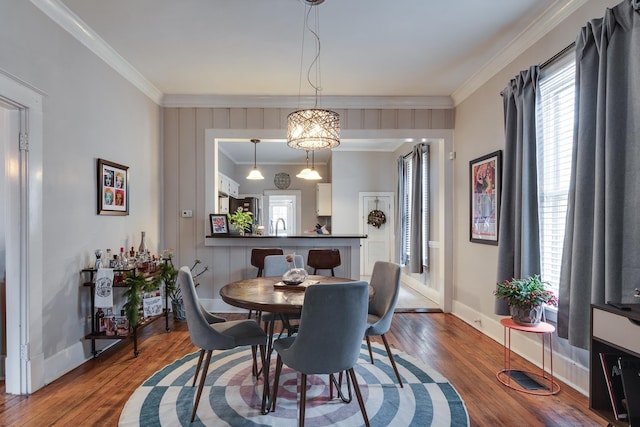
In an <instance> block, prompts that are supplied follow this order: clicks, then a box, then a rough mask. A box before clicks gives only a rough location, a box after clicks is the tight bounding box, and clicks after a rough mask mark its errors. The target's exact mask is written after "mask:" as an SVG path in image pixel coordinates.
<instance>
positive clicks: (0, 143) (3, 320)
mask: <svg viewBox="0 0 640 427" xmlns="http://www.w3.org/2000/svg"><path fill="white" fill-rule="evenodd" d="M9 120H10V117H9V110H8V109H7V108H5V107H4V106H3V105H2V104H0V189H2V191H1V193H2V194H5V191H6V179H5V175H6V167H5V163H6V162H5V150H6V148H7V147H8V145H7V141H8V139H9ZM5 221H6V219H5V212H4V209H0V379H2V380H5V364H6V360H7V268H6V266H7V260H6V253H7V244H6V232H5Z"/></svg>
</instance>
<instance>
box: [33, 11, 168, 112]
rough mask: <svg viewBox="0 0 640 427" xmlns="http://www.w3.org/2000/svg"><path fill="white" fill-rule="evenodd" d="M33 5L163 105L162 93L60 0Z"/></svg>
mask: <svg viewBox="0 0 640 427" xmlns="http://www.w3.org/2000/svg"><path fill="white" fill-rule="evenodd" d="M31 3H33V5H34V6H36V7H37V8H38V9H40V10H41V11H42V12H43V13H44V14H45V15H47V16H48V17H49V18H51V20H53V21H54V22H55V23H56V24H58V25H59V26H60V27H62V28H63V29H64V30H66V31H67V32H68V33H69V34H71V35H72V36H73V37H74V38H76V39H77V40H78V41H79V42H80V43H82V44H83V45H85V46H86V47H87V48H88V49H89V50H90V51H92V52H93V53H95V54H96V55H97V56H98V57H99V58H100V59H102V60H103V61H104V62H106V63H107V65H109V66H110V67H111V68H113V69H114V70H115V71H116V72H118V73H119V74H120V75H121V76H122V77H124V78H125V79H126V80H128V81H129V82H130V83H131V84H133V85H134V86H135V87H136V88H138V89H139V90H140V91H141V92H142V93H144V94H145V95H146V96H148V97H149V98H150V99H151V100H152V101H154V102H155V103H156V104H158V105H160V104H161V102H162V92H161V91H160V90H158V88H156V87H155V86H154V85H153V84H152V83H151V82H150V81H149V80H147V79H146V78H145V77H144V76H143V75H142V74H140V72H139V71H138V70H136V69H135V68H134V67H133V66H132V65H131V64H129V63H128V62H127V61H126V60H125V59H124V58H123V57H122V56H120V55H119V54H118V52H116V51H115V50H114V49H113V48H112V47H111V46H109V44H107V42H105V41H104V40H103V39H102V38H101V37H100V36H99V35H98V34H97V33H96V32H95V31H93V29H91V27H89V26H88V25H87V24H86V23H85V22H84V21H83V20H82V19H80V17H78V16H77V15H76V14H75V13H73V12H72V11H71V10H69V8H67V7H66V6H65V5H64V4H62V3H61V2H60V0H31Z"/></svg>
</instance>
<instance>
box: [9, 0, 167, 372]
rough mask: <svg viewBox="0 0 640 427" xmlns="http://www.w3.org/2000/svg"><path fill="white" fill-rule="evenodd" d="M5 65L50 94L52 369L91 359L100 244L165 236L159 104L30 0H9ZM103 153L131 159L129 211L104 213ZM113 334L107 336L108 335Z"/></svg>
mask: <svg viewBox="0 0 640 427" xmlns="http://www.w3.org/2000/svg"><path fill="white" fill-rule="evenodd" d="M0 9H1V10H2V13H1V14H0V41H1V42H0V69H2V70H3V71H4V72H5V73H8V74H10V75H13V76H16V77H18V78H19V79H20V80H22V81H25V82H27V83H28V84H30V85H32V86H34V87H36V88H38V89H39V90H40V91H41V92H42V93H44V105H43V116H44V135H43V147H42V149H43V158H44V161H43V173H42V180H43V193H44V196H43V197H42V200H41V206H42V209H43V211H44V221H43V223H42V224H38V226H39V227H41V233H42V240H43V245H42V248H41V249H42V253H43V271H42V274H41V275H42V277H40V278H36V277H32V280H43V289H44V291H43V294H42V295H41V298H42V307H43V310H42V319H43V325H44V326H43V331H39V332H38V334H37V335H38V336H39V335H40V333H41V335H42V336H43V338H42V339H43V342H42V348H43V353H44V359H45V363H44V367H43V369H44V370H45V372H44V377H45V379H46V381H47V382H49V381H51V380H53V379H55V378H57V377H58V376H60V375H61V374H63V373H64V372H66V371H67V370H70V369H72V368H74V367H76V366H78V365H79V364H80V363H82V362H83V361H84V360H86V359H87V358H89V357H90V356H91V355H90V351H89V350H90V345H89V342H88V341H85V340H84V339H83V336H84V335H85V334H86V333H87V332H88V331H89V322H88V320H87V316H88V315H89V291H88V290H87V289H86V288H82V287H81V279H80V276H79V271H80V269H82V268H83V267H86V266H87V265H89V264H90V263H91V262H93V258H94V257H93V255H92V254H93V251H94V250H95V249H98V248H101V249H106V248H112V249H117V248H119V247H120V246H133V245H135V246H137V244H138V243H139V239H140V231H142V230H145V231H146V232H147V238H148V241H147V245H148V246H149V247H150V248H151V249H152V250H155V249H156V248H158V247H159V241H160V234H159V230H160V217H161V205H160V201H161V200H160V199H161V192H160V186H161V173H160V149H159V147H160V144H159V141H160V133H159V129H160V114H159V112H160V109H159V107H158V106H157V105H156V104H155V103H153V102H152V101H151V100H150V99H148V98H147V97H146V96H144V95H143V94H142V93H141V92H139V91H138V90H137V89H135V88H134V87H133V86H132V85H131V84H130V83H128V82H127V81H125V80H124V79H123V78H122V77H121V76H120V75H118V74H117V73H116V72H115V71H114V70H113V69H112V68H110V67H109V66H107V65H106V64H105V63H104V62H102V60H100V59H98V58H97V57H96V56H95V55H94V54H93V53H91V52H89V51H88V50H87V49H86V48H85V47H84V46H82V45H81V44H80V43H78V42H77V41H76V40H75V39H73V38H72V37H71V36H70V35H69V34H68V33H66V32H65V31H63V30H62V29H60V28H59V27H58V26H57V25H56V24H55V23H54V22H53V21H51V20H49V19H48V18H47V17H45V15H43V14H42V13H41V12H40V11H39V10H37V9H36V8H35V7H34V6H33V5H32V4H31V3H30V2H27V1H14V0H0ZM96 158H104V159H107V160H110V161H114V162H117V163H121V164H124V165H127V166H129V167H130V174H131V178H130V182H129V185H130V215H129V216H120V217H118V216H98V215H96V203H97V202H96V197H97V196H96ZM106 342H107V341H105V342H104V343H106Z"/></svg>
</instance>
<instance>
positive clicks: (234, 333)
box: [178, 266, 268, 422]
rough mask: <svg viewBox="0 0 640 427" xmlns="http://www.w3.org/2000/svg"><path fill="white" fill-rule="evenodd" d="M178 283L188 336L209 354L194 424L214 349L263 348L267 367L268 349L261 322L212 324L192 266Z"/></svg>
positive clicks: (203, 368)
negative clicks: (202, 301)
mask: <svg viewBox="0 0 640 427" xmlns="http://www.w3.org/2000/svg"><path fill="white" fill-rule="evenodd" d="M178 282H179V284H180V290H181V291H182V296H183V299H184V305H185V311H186V314H187V327H188V328H189V337H190V338H191V342H192V343H193V344H194V345H195V346H196V347H199V348H200V349H201V350H202V351H205V353H206V360H205V362H204V366H203V367H202V374H201V375H200V384H199V385H198V390H197V392H196V398H195V400H194V402H193V411H192V413H191V422H193V420H194V419H195V417H196V412H197V410H198V404H199V403H200V397H201V395H202V390H203V388H204V382H205V379H206V377H207V371H208V369H209V363H210V362H211V354H212V352H213V350H228V349H232V348H236V347H239V346H245V345H250V346H251V348H252V351H253V354H254V355H255V353H256V348H257V347H260V354H261V356H262V363H263V364H264V363H265V360H266V359H265V353H266V351H265V347H266V343H267V335H266V334H265V332H264V331H263V330H262V328H260V325H258V323H256V322H255V321H254V320H250V319H245V320H233V321H228V322H221V323H213V324H209V322H208V321H207V318H206V317H205V314H204V313H203V311H202V309H201V304H200V301H199V299H198V295H197V294H196V287H195V285H194V283H193V276H192V275H191V270H190V269H189V267H186V266H185V267H182V268H180V271H179V272H178ZM196 375H197V373H196ZM264 381H265V382H267V381H268V378H266V376H265V378H264Z"/></svg>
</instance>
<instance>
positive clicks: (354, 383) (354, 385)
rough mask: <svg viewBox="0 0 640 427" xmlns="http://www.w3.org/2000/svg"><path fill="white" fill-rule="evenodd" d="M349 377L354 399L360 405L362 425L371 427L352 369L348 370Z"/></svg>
mask: <svg viewBox="0 0 640 427" xmlns="http://www.w3.org/2000/svg"><path fill="white" fill-rule="evenodd" d="M349 376H350V377H351V382H353V388H354V389H355V391H356V398H357V399H358V405H360V412H362V418H364V425H365V426H367V427H371V424H369V417H368V416H367V408H365V407H364V401H363V400H362V393H360V385H359V384H358V379H357V378H356V372H355V371H354V370H353V368H351V369H349Z"/></svg>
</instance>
